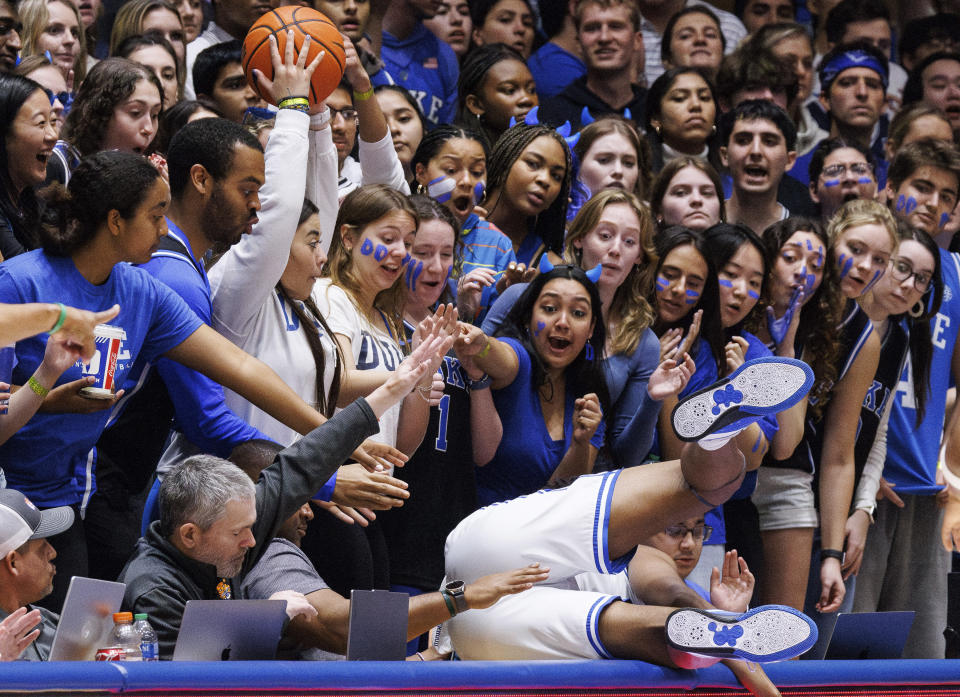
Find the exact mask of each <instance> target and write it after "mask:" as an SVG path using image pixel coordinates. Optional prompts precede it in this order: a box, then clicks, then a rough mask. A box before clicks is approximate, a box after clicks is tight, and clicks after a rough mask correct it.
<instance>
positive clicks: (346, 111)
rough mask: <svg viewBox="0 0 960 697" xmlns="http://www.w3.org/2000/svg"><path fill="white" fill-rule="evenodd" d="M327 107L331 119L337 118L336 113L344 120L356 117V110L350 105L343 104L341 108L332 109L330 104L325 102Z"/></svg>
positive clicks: (351, 119)
mask: <svg viewBox="0 0 960 697" xmlns="http://www.w3.org/2000/svg"><path fill="white" fill-rule="evenodd" d="M327 108H328V109H329V110H330V120H331V121H333V120H334V119H336V118H337V114H340V116H342V117H343V120H344V121H353V120H354V119H355V118H357V110H356V109H354V108H353V107H352V106H345V107H343V109H334V108H333V107H332V106H330V105H329V104H327Z"/></svg>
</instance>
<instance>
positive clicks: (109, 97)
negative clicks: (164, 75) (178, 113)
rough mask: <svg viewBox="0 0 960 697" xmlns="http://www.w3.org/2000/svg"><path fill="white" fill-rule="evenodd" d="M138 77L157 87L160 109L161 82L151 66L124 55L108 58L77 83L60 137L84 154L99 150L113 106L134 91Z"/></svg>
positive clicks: (139, 79) (138, 80) (111, 115)
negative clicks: (81, 82)
mask: <svg viewBox="0 0 960 697" xmlns="http://www.w3.org/2000/svg"><path fill="white" fill-rule="evenodd" d="M141 80H147V81H149V82H150V83H151V84H152V85H153V86H154V87H156V88H157V92H158V93H159V94H160V108H161V110H162V109H163V86H162V85H161V84H160V80H158V79H157V76H156V75H154V74H153V71H152V70H150V69H149V68H147V67H145V66H143V65H140V64H139V63H134V62H133V61H131V60H127V59H126V58H107V59H106V60H102V61H100V62H99V63H97V64H96V65H95V66H93V70H91V71H90V74H89V75H87V79H86V80H84V81H83V84H81V85H80V91H79V92H77V97H76V99H75V100H74V101H73V106H72V107H71V108H70V114H69V115H68V116H67V121H66V123H65V124H64V125H63V131H62V132H61V134H60V137H61V138H63V140H66V141H68V142H69V143H70V144H71V145H73V146H74V147H76V148H77V150H79V151H80V153H81V154H83V155H90V154H92V153H95V152H97V151H98V150H100V145H101V143H102V142H103V137H104V135H106V132H107V126H108V125H109V123H110V119H112V118H113V110H114V108H116V106H117V105H118V104H120V103H121V102H123V100H125V99H127V98H128V97H129V96H130V95H131V94H133V91H134V90H135V89H136V87H137V83H138V82H140V81H141Z"/></svg>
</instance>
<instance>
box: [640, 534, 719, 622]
mask: <svg viewBox="0 0 960 697" xmlns="http://www.w3.org/2000/svg"><path fill="white" fill-rule="evenodd" d="M629 576H630V586H631V588H633V592H634V594H635V595H636V596H637V597H638V598H640V600H642V601H643V602H644V603H646V604H647V605H660V606H663V607H698V608H711V607H713V606H712V605H710V603H708V602H707V601H706V600H704V599H703V598H701V597H700V595H699V594H698V593H697V592H696V591H695V590H693V589H692V588H691V587H690V586H688V585H687V584H686V583H685V582H684V580H683V578H682V577H681V576H680V572H679V571H677V565H676V564H675V563H674V561H673V559H671V558H670V556H669V555H668V554H666V553H664V552H661V551H660V550H659V549H655V548H654V547H647V546H645V545H640V546H639V547H637V552H636V554H634V555H633V559H631V560H630V567H629Z"/></svg>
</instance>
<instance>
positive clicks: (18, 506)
mask: <svg viewBox="0 0 960 697" xmlns="http://www.w3.org/2000/svg"><path fill="white" fill-rule="evenodd" d="M71 525H73V509H72V508H70V507H69V506H59V507H57V508H48V509H46V510H44V511H41V510H39V509H38V508H37V507H36V506H34V505H33V504H32V503H31V502H30V499H28V498H27V497H26V496H24V495H23V494H21V493H20V492H19V491H16V490H15V489H0V558H2V557H5V556H7V554H9V553H10V552H12V551H13V550H15V549H17V548H18V547H20V546H21V545H22V544H23V543H24V542H27V541H28V540H39V539H41V538H44V537H50V536H51V535H56V534H57V533H61V532H63V531H64V530H66V529H67V528H69V527H70V526H71Z"/></svg>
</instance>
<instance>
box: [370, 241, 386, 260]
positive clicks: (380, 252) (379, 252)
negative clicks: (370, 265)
mask: <svg viewBox="0 0 960 697" xmlns="http://www.w3.org/2000/svg"><path fill="white" fill-rule="evenodd" d="M385 256H387V248H386V247H384V246H383V245H382V244H378V245H377V248H376V249H375V250H373V259H374V261H383V258H384V257H385Z"/></svg>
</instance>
